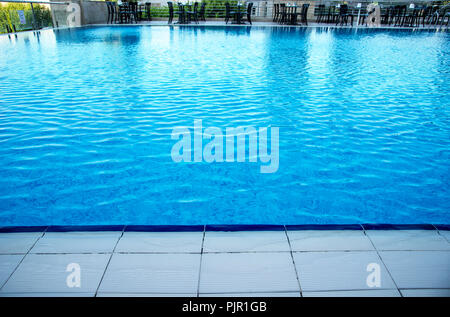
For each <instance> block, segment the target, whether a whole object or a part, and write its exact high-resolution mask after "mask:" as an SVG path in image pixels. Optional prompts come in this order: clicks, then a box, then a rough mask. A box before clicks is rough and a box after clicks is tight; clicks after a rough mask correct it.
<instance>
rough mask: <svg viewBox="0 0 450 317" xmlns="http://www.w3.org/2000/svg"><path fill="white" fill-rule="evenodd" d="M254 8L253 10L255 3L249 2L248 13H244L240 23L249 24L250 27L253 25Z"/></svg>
mask: <svg viewBox="0 0 450 317" xmlns="http://www.w3.org/2000/svg"><path fill="white" fill-rule="evenodd" d="M252 8H253V2H249V3H248V4H247V12H245V11H244V12H242V13H241V14H243V16H241V18H240V21H239V22H241V23H245V22H248V23H250V25H251V24H252Z"/></svg>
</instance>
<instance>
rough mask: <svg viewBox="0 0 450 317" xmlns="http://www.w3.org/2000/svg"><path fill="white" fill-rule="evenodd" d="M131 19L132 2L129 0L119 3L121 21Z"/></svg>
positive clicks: (127, 21) (126, 21)
mask: <svg viewBox="0 0 450 317" xmlns="http://www.w3.org/2000/svg"><path fill="white" fill-rule="evenodd" d="M130 21H131V11H130V4H129V3H128V2H123V3H122V4H121V5H119V22H120V23H129V22H130Z"/></svg>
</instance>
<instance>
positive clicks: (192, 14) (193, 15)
mask: <svg viewBox="0 0 450 317" xmlns="http://www.w3.org/2000/svg"><path fill="white" fill-rule="evenodd" d="M186 18H187V19H186V23H190V22H191V21H192V20H193V21H194V22H195V23H197V24H198V2H195V3H194V10H191V8H190V6H189V10H187V11H186Z"/></svg>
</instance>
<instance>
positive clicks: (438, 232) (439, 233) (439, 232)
mask: <svg viewBox="0 0 450 317" xmlns="http://www.w3.org/2000/svg"><path fill="white" fill-rule="evenodd" d="M432 226H433V227H434V229H436V231H437V234H438V235H440V236H441V237H442V238H444V239H445V241H447V242H448V243H450V240H448V239H447V237H446V236H444V235H442V234H441V231H440V230H439V229H438V228H437V227H436V226H435V225H433V224H432Z"/></svg>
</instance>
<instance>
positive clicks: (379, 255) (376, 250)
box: [361, 225, 403, 297]
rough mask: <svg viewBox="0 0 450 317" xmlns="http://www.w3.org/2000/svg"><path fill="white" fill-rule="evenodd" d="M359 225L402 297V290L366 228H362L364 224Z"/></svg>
mask: <svg viewBox="0 0 450 317" xmlns="http://www.w3.org/2000/svg"><path fill="white" fill-rule="evenodd" d="M361 227H362V228H363V232H364V235H365V236H366V237H367V239H369V241H370V243H372V245H373V248H374V249H375V252H376V253H377V255H378V258H379V259H380V261H381V263H383V265H384V267H385V268H386V271H387V272H388V274H389V276H390V278H391V279H392V282H393V283H394V285H395V287H396V288H397V292H399V294H400V296H401V297H403V294H402V292H400V289H399V288H398V285H397V282H396V281H395V280H394V277H393V276H392V274H391V272H390V271H389V268H388V267H387V265H386V263H384V261H383V258H382V257H381V254H380V252H379V251H378V249H377V247H376V246H375V243H373V241H372V239H371V238H370V236H369V235H368V234H367V232H366V229H365V228H364V226H362V225H361Z"/></svg>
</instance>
